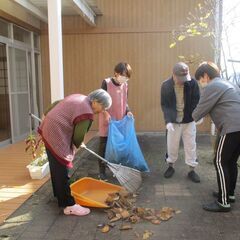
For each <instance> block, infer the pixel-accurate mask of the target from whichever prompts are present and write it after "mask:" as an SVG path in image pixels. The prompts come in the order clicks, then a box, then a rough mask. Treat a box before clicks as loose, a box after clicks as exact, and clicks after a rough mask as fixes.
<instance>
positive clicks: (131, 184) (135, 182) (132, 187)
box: [81, 143, 142, 193]
mask: <svg viewBox="0 0 240 240" xmlns="http://www.w3.org/2000/svg"><path fill="white" fill-rule="evenodd" d="M81 148H84V149H86V150H87V151H88V152H90V153H92V154H93V155H94V156H96V157H97V158H99V159H101V160H102V161H103V162H105V163H106V164H107V166H108V167H109V169H110V170H111V171H112V173H113V176H114V177H116V178H117V180H118V181H119V183H120V184H121V185H122V186H123V187H125V188H126V189H127V190H128V191H129V192H131V193H133V192H136V191H137V189H138V188H139V187H140V185H141V183H142V176H141V172H140V171H138V170H137V169H134V168H130V167H127V166H123V165H121V164H115V163H110V162H108V161H107V160H106V159H105V158H103V157H101V156H99V155H98V154H97V153H95V152H94V151H92V150H91V149H89V148H87V147H86V145H85V144H84V143H82V144H81Z"/></svg>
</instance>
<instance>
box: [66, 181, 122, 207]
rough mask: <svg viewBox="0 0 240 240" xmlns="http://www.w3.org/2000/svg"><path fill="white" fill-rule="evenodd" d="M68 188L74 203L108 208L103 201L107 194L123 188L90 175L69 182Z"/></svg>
mask: <svg viewBox="0 0 240 240" xmlns="http://www.w3.org/2000/svg"><path fill="white" fill-rule="evenodd" d="M70 188H71V193H72V196H73V197H74V199H75V201H76V203H78V204H80V205H83V206H88V207H96V208H108V207H109V206H108V205H107V204H106V203H105V201H106V199H107V197H108V194H109V193H116V192H119V191H120V190H122V189H123V187H121V186H118V185H115V184H111V183H107V182H104V181H101V180H96V179H94V178H90V177H84V178H81V179H79V180H78V181H76V182H74V183H73V184H71V186H70Z"/></svg>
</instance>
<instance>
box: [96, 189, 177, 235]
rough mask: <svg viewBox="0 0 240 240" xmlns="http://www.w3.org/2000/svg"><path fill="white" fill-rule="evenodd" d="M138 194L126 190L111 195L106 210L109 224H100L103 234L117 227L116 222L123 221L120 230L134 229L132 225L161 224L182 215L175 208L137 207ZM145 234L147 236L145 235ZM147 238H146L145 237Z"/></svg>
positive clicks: (146, 233)
mask: <svg viewBox="0 0 240 240" xmlns="http://www.w3.org/2000/svg"><path fill="white" fill-rule="evenodd" d="M136 197H137V195H136V194H131V193H129V192H127V191H126V190H122V191H120V192H117V193H112V194H109V196H108V198H107V199H106V203H107V204H108V205H109V207H110V208H109V209H108V210H105V212H106V213H107V216H108V219H109V222H108V223H107V224H99V225H98V227H99V228H100V229H101V232H103V233H107V232H109V231H110V230H111V228H113V227H115V226H116V222H117V221H119V220H122V224H121V226H120V228H119V229H120V230H129V229H132V224H135V223H138V222H140V221H148V222H151V223H152V224H160V223H161V221H168V220H169V219H170V218H172V217H173V216H174V214H177V213H180V211H176V210H174V209H173V208H169V207H163V208H162V209H160V210H155V209H153V208H143V207H136V206H135V202H136ZM144 234H145V235H144ZM144 234H143V239H149V237H150V236H151V235H152V233H151V232H150V231H145V232H144ZM144 236H145V237H144Z"/></svg>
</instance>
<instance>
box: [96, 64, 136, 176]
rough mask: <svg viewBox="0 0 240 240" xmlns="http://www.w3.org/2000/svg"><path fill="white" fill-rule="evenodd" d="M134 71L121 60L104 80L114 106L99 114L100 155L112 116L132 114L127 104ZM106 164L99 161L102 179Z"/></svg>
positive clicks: (118, 116) (104, 174) (102, 153)
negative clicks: (129, 83) (111, 74)
mask: <svg viewBox="0 0 240 240" xmlns="http://www.w3.org/2000/svg"><path fill="white" fill-rule="evenodd" d="M131 73H132V69H131V66H130V65H129V64H128V63H125V62H120V63H118V64H117V65H116V66H115V68H114V77H110V78H106V79H104V80H103V82H102V87H101V88H102V89H104V90H106V91H107V92H108V93H109V94H110V96H111V98H112V106H111V107H110V108H109V109H108V110H107V111H104V112H102V113H100V114H99V136H100V142H99V155H100V156H102V157H104V156H105V150H106V143H107V135H108V125H109V121H110V118H112V119H114V120H121V119H122V118H123V117H124V116H125V115H126V114H128V115H130V116H132V113H131V112H130V110H129V107H128V104H127V98H128V84H127V81H128V80H129V79H130V77H131ZM105 170H106V165H105V164H104V163H103V162H102V161H101V160H100V161H99V172H100V179H102V180H105V179H106V172H105Z"/></svg>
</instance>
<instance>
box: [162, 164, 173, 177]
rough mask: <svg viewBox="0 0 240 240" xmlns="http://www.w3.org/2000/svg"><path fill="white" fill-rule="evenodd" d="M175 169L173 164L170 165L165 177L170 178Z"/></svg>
mask: <svg viewBox="0 0 240 240" xmlns="http://www.w3.org/2000/svg"><path fill="white" fill-rule="evenodd" d="M174 172H175V170H174V168H173V167H172V166H169V167H168V169H167V170H166V172H165V173H164V177H165V178H170V177H172V175H173V174H174Z"/></svg>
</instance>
